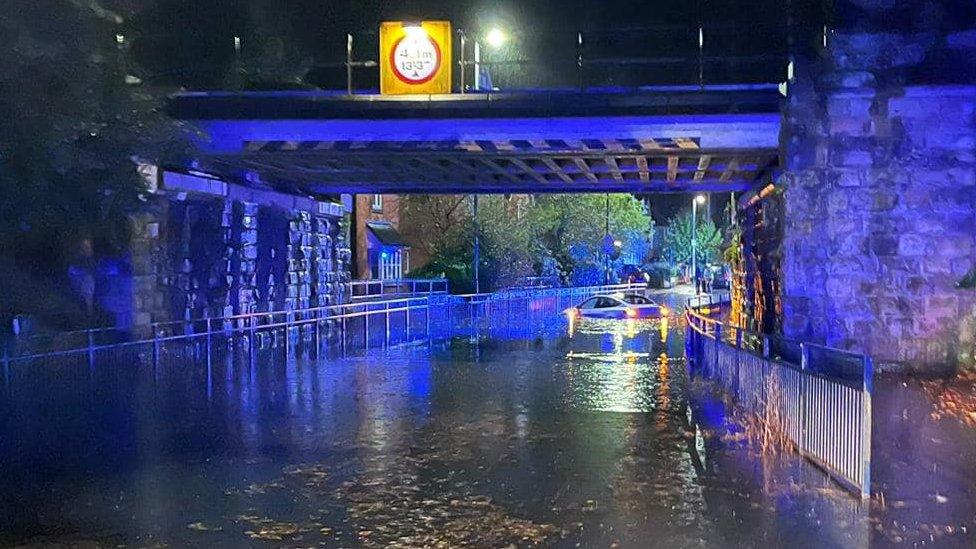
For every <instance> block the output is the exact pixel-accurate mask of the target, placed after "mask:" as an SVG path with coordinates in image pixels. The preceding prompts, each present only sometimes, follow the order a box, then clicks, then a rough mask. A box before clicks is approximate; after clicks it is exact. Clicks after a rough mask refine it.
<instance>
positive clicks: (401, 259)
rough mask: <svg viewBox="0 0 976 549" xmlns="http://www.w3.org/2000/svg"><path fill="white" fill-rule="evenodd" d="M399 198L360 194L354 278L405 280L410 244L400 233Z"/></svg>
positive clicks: (356, 209) (355, 219)
mask: <svg viewBox="0 0 976 549" xmlns="http://www.w3.org/2000/svg"><path fill="white" fill-rule="evenodd" d="M399 227H400V197H399V196H397V195H395V194H360V195H356V197H355V199H354V208H353V237H352V240H353V269H354V270H353V278H355V279H357V280H383V279H396V278H403V277H404V276H405V275H406V274H407V272H408V271H409V270H410V244H409V243H408V242H407V241H406V240H404V238H403V237H402V236H401V235H400V232H399Z"/></svg>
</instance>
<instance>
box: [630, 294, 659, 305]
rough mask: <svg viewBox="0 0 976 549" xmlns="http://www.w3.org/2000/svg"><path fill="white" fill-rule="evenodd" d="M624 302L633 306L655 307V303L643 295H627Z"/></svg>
mask: <svg viewBox="0 0 976 549" xmlns="http://www.w3.org/2000/svg"><path fill="white" fill-rule="evenodd" d="M624 301H626V302H627V303H630V304H631V305H653V304H654V302H653V301H651V300H650V299H647V298H646V297H644V296H642V295H625V296H624Z"/></svg>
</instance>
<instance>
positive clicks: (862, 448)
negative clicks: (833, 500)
mask: <svg viewBox="0 0 976 549" xmlns="http://www.w3.org/2000/svg"><path fill="white" fill-rule="evenodd" d="M703 299H705V300H706V301H707V303H704V302H703ZM715 304H716V303H715V300H714V299H712V300H707V299H706V298H700V299H696V300H695V301H694V302H693V303H689V307H688V308H687V310H686V318H687V320H688V337H687V340H686V350H687V354H688V357H689V365H690V367H691V368H692V372H693V373H695V374H701V375H702V376H704V377H708V378H711V379H714V380H716V381H717V382H718V383H720V384H721V385H722V386H723V387H724V388H725V389H726V390H728V391H729V392H730V393H731V394H732V396H733V397H734V398H735V400H736V401H737V402H738V404H739V405H740V406H742V407H744V408H745V409H747V410H749V411H750V412H753V413H755V414H757V415H759V416H760V417H764V418H766V419H767V420H768V419H770V418H774V419H775V422H774V423H775V425H772V427H774V428H776V429H778V430H780V431H781V432H782V433H783V434H784V435H785V436H786V437H787V438H788V439H789V441H790V443H792V444H793V445H794V446H795V447H796V449H797V450H798V451H799V453H800V454H801V455H803V456H804V457H806V458H808V459H809V460H810V461H812V462H813V463H815V464H816V465H818V466H819V467H821V468H822V469H824V470H825V471H826V472H827V473H828V474H829V475H830V476H831V477H833V478H834V479H835V480H837V481H838V482H839V483H840V484H841V485H843V486H844V487H846V488H848V489H849V490H851V491H853V492H855V493H858V494H860V496H861V497H862V498H868V497H870V495H871V395H872V392H873V377H874V369H873V365H872V362H871V358H870V357H867V356H864V355H860V354H856V353H851V352H847V351H842V350H839V349H832V348H829V347H824V346H822V345H815V344H812V343H798V342H793V341H790V340H785V339H782V338H774V337H770V336H765V335H762V334H756V333H753V332H748V331H744V330H741V329H738V328H736V327H734V326H729V325H727V324H725V323H723V322H720V321H718V320H716V319H714V318H709V317H707V316H705V315H703V314H701V313H700V312H699V311H698V309H701V308H702V307H709V306H714V305H715ZM797 357H798V360H797V359H796V358H797Z"/></svg>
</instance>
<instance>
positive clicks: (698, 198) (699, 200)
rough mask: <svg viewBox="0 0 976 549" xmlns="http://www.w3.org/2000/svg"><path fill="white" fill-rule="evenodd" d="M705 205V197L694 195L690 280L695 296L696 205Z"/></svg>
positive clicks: (696, 280)
mask: <svg viewBox="0 0 976 549" xmlns="http://www.w3.org/2000/svg"><path fill="white" fill-rule="evenodd" d="M704 203H705V195H702V194H699V195H695V198H694V199H693V200H692V201H691V280H692V284H694V285H695V294H698V293H699V291H698V290H699V287H700V286H699V284H698V205H699V204H704Z"/></svg>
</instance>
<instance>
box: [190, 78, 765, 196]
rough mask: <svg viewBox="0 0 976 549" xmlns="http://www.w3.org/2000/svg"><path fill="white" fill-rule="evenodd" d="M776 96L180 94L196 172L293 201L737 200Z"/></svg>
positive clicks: (758, 154)
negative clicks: (603, 196) (504, 197)
mask: <svg viewBox="0 0 976 549" xmlns="http://www.w3.org/2000/svg"><path fill="white" fill-rule="evenodd" d="M776 93H777V92H776V91H775V90H766V89H763V90H744V91H743V90H712V91H709V90H706V91H701V90H696V91H693V92H692V91H683V92H680V93H679V92H675V91H673V90H672V91H669V92H667V93H665V92H660V91H655V92H642V93H637V94H635V93H602V94H600V93H597V94H591V93H569V94H567V93H550V94H528V95H526V94H491V95H486V96H483V97H482V96H471V95H464V96H444V97H437V96H431V97H429V98H425V99H423V100H421V99H416V98H411V99H410V100H409V101H408V100H404V99H397V98H389V97H383V96H368V97H363V96H353V97H344V98H343V97H334V96H321V95H308V96H306V95H298V96H294V95H271V96H268V95H266V94H257V95H254V94H244V95H238V94H235V95H227V94H217V95H213V94H205V95H200V94H191V95H185V96H178V97H175V98H174V100H173V107H172V109H173V110H174V113H173V114H174V115H176V116H178V117H181V118H184V119H192V120H195V121H197V122H198V123H199V124H200V125H201V126H202V129H203V130H204V132H205V133H206V134H207V135H208V137H209V139H208V141H207V142H206V143H204V144H203V146H202V147H201V150H202V151H203V153H202V155H201V156H200V157H199V158H198V159H197V162H196V163H195V166H194V168H195V169H197V170H199V171H203V172H207V173H210V174H213V175H215V176H219V177H221V178H225V179H230V180H234V181H239V182H242V183H244V184H246V185H249V186H252V187H263V188H271V189H274V190H277V191H280V192H287V193H292V194H298V195H302V196H316V197H317V196H323V195H334V194H337V193H471V192H478V193H554V192H560V193H566V192H608V191H611V192H631V193H644V192H689V191H691V192H693V191H706V192H707V191H742V190H746V189H749V188H752V187H754V186H755V184H756V183H757V182H759V181H761V180H763V179H764V178H768V176H769V174H770V173H771V172H772V171H773V170H775V169H776V168H777V166H778V164H779V123H780V114H779V107H778V95H776Z"/></svg>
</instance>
